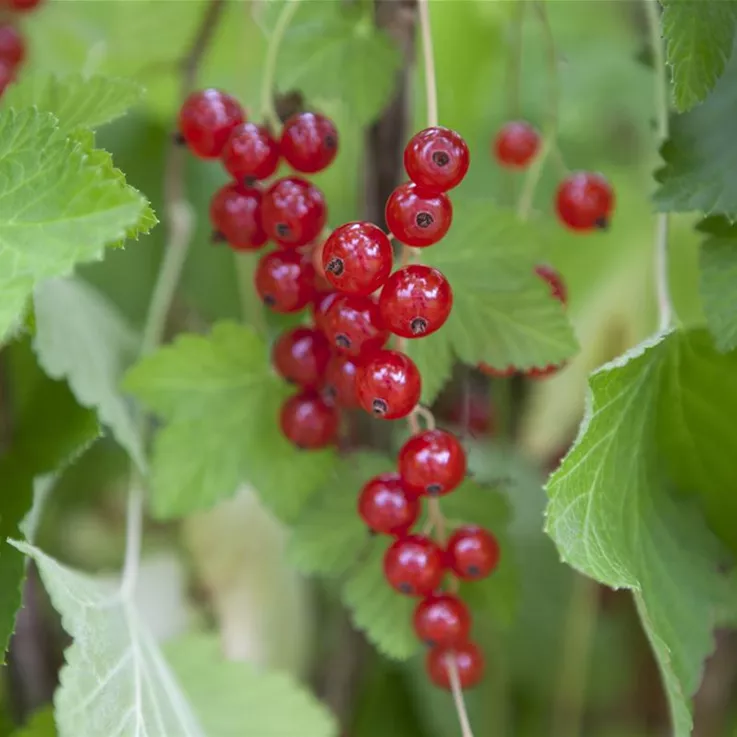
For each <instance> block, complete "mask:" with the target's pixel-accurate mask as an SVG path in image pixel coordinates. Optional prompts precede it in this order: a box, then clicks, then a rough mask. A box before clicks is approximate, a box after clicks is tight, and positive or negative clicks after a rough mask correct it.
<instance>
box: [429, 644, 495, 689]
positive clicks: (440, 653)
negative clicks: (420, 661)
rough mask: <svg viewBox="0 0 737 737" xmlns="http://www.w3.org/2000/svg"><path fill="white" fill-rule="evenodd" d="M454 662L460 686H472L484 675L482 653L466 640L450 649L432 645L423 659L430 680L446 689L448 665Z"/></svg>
mask: <svg viewBox="0 0 737 737" xmlns="http://www.w3.org/2000/svg"><path fill="white" fill-rule="evenodd" d="M451 663H454V664H455V669H456V672H457V673H458V682H459V684H460V686H461V688H463V689H465V688H473V687H474V686H476V685H478V684H479V683H480V682H481V680H482V679H483V677H484V668H485V664H484V654H483V653H482V652H481V650H480V649H479V647H478V645H474V644H473V643H472V642H467V643H465V644H463V645H456V646H455V647H453V648H452V649H451V648H449V649H447V650H446V649H443V648H439V647H434V648H432V649H431V650H429V651H428V653H427V656H426V660H425V670H426V671H427V675H428V676H429V677H430V681H432V683H434V684H435V685H436V686H438V688H443V689H445V690H446V691H450V689H451V681H450V672H449V666H450V665H451Z"/></svg>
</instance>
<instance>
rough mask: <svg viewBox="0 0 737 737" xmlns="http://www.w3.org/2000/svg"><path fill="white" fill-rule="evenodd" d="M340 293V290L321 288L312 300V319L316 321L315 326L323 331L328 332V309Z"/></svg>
mask: <svg viewBox="0 0 737 737" xmlns="http://www.w3.org/2000/svg"><path fill="white" fill-rule="evenodd" d="M339 294H340V292H336V291H334V290H331V291H329V292H322V291H320V290H319V289H318V290H317V292H316V293H315V297H314V299H313V302H312V319H313V320H314V321H315V326H316V327H317V328H319V329H320V330H322V331H323V333H327V314H328V309H329V308H330V305H331V304H333V302H334V300H335V298H336V297H337V296H338V295H339Z"/></svg>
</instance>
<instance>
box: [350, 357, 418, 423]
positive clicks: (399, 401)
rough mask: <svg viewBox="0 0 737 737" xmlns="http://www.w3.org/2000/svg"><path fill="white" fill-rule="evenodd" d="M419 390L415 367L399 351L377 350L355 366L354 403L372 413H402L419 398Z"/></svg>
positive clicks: (392, 417)
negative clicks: (355, 401)
mask: <svg viewBox="0 0 737 737" xmlns="http://www.w3.org/2000/svg"><path fill="white" fill-rule="evenodd" d="M421 391H422V380H421V379H420V371H419V369H418V368H417V366H416V365H415V362H414V361H413V360H412V359H411V358H410V357H409V356H406V355H405V354H404V353H400V352H399V351H377V352H376V353H373V354H371V356H369V357H368V358H367V359H366V360H365V361H364V362H362V363H361V364H359V366H358V372H357V373H356V394H357V395H358V403H359V404H360V405H361V407H363V408H364V409H365V410H366V412H369V413H371V414H372V415H373V416H374V417H380V418H381V419H383V420H398V419H400V418H401V417H406V416H407V415H408V414H409V413H410V412H411V411H412V410H413V409H414V408H415V407H416V406H417V403H418V402H419V401H420V393H421Z"/></svg>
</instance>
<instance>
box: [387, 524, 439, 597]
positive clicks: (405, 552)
mask: <svg viewBox="0 0 737 737" xmlns="http://www.w3.org/2000/svg"><path fill="white" fill-rule="evenodd" d="M444 573H445V562H444V557H443V551H442V550H441V549H440V548H439V547H438V545H437V543H435V542H434V541H433V540H431V539H430V538H429V537H425V536H424V535H408V536H407V537H400V538H399V539H398V540H395V541H394V542H393V543H392V544H391V545H390V546H389V547H388V548H387V551H386V553H385V554H384V577H385V578H386V580H387V581H388V582H389V585H390V586H391V587H392V588H393V589H396V590H397V591H399V593H400V594H406V595H407V596H428V595H430V594H432V593H433V591H435V589H437V588H438V586H440V583H441V582H442V580H443V574H444Z"/></svg>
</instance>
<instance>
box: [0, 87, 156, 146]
mask: <svg viewBox="0 0 737 737" xmlns="http://www.w3.org/2000/svg"><path fill="white" fill-rule="evenodd" d="M142 97H143V88H142V87H141V86H140V85H139V84H137V83H136V82H133V81H132V80H129V79H120V78H117V77H103V76H99V75H95V76H92V77H83V76H82V75H81V74H75V75H71V76H69V77H61V78H60V77H55V76H52V75H46V74H43V75H42V74H36V75H34V76H32V77H24V78H23V79H22V81H21V82H20V84H16V85H12V86H11V87H10V88H9V89H8V92H7V94H6V95H3V106H4V107H8V108H14V109H15V110H16V111H18V112H20V111H22V110H23V109H24V108H30V107H35V108H36V109H37V110H39V111H41V112H43V113H52V114H53V115H54V116H55V117H56V118H57V119H58V121H59V129H60V131H61V132H62V133H70V132H72V131H74V130H75V129H76V128H97V127H98V126H100V125H103V124H105V123H109V122H111V121H112V120H115V119H116V118H119V117H120V116H121V115H124V114H125V113H126V112H127V111H128V110H129V109H130V108H131V107H133V106H134V105H136V104H137V103H138V102H140V101H141V98H142Z"/></svg>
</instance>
